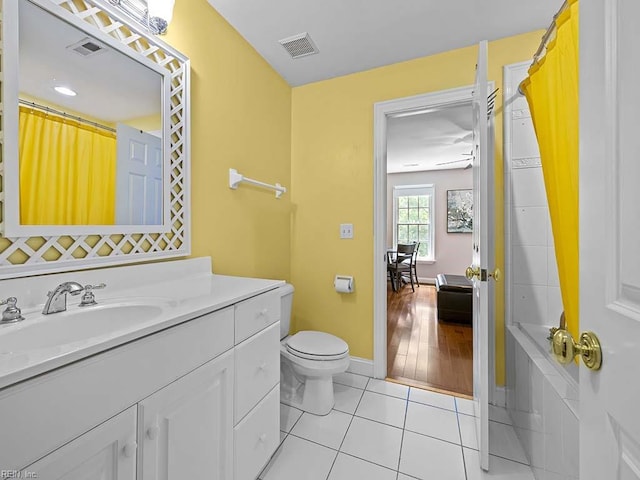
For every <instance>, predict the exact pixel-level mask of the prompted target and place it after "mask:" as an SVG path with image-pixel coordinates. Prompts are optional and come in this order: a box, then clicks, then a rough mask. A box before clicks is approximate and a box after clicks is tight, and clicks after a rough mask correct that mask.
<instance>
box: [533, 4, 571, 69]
mask: <svg viewBox="0 0 640 480" xmlns="http://www.w3.org/2000/svg"><path fill="white" fill-rule="evenodd" d="M568 6H569V2H568V0H564V3H563V4H562V6H561V7H560V10H558V13H556V14H555V15H554V16H553V20H552V21H551V25H549V28H547V31H546V32H545V34H544V35H543V36H542V40H541V41H540V46H539V47H538V50H536V53H535V54H534V55H533V61H534V62H536V61H537V60H538V58H539V57H540V55H542V52H543V51H544V49H545V48H547V44H548V42H549V39H550V38H551V35H553V34H554V32H555V31H556V20H557V19H558V17H559V16H560V15H561V14H562V12H564V11H565V10H566V9H567V7H568Z"/></svg>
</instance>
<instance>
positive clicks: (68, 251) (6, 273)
mask: <svg viewBox="0 0 640 480" xmlns="http://www.w3.org/2000/svg"><path fill="white" fill-rule="evenodd" d="M32 1H33V2H34V3H36V4H37V5H39V6H41V7H44V8H45V9H46V10H48V11H50V12H51V13H53V14H54V15H57V16H59V17H62V18H65V17H66V18H67V19H72V20H73V22H74V23H76V25H82V26H83V27H84V28H83V29H84V30H86V31H87V33H89V34H92V35H96V36H104V35H108V36H109V37H110V39H111V41H117V42H119V43H120V44H121V45H124V46H125V47H126V48H127V49H130V50H128V51H129V54H130V55H131V56H133V57H135V56H137V58H139V59H142V61H143V62H149V61H150V62H153V63H154V64H155V65H156V66H159V67H160V68H161V69H164V70H166V72H167V77H166V78H167V79H168V80H169V81H168V82H165V84H166V85H168V89H169V95H168V99H169V100H168V109H167V110H168V114H167V115H164V117H165V139H166V141H165V145H164V152H163V153H164V156H165V158H167V159H168V161H167V162H165V165H168V175H166V177H165V182H166V185H165V193H167V194H168V198H169V224H168V225H166V229H165V228H162V229H160V228H159V229H158V230H165V231H159V232H148V231H146V232H144V231H138V232H136V231H128V232H126V231H124V230H125V229H122V230H123V231H120V232H109V233H104V232H100V231H96V232H83V233H75V232H72V231H71V229H70V231H69V232H65V233H59V232H55V234H50V233H49V232H45V233H46V235H36V234H33V235H32V236H28V237H26V236H25V237H6V236H4V234H3V236H2V238H0V279H2V278H12V277H20V276H28V275H36V274H42V273H49V272H59V271H67V270H79V269H85V268H95V267H99V266H107V265H116V264H124V263H133V262H141V261H145V260H151V259H157V258H168V257H180V256H186V255H189V254H190V245H191V239H190V218H189V205H190V195H189V146H190V145H189V87H190V84H189V73H190V72H189V59H188V58H187V57H185V56H184V55H182V54H181V53H180V52H178V51H176V50H175V49H173V48H172V47H170V46H168V45H166V44H165V43H164V42H161V41H159V40H158V39H157V38H156V37H154V36H152V35H149V34H148V33H147V32H146V31H145V28H144V27H143V26H142V25H138V24H136V23H134V22H132V21H131V20H129V17H127V16H126V15H124V14H123V13H122V12H121V11H120V10H119V9H118V8H116V7H114V6H112V5H110V4H109V3H108V1H107V0H32ZM15 2H16V0H0V6H1V7H2V10H1V11H0V14H2V24H1V25H0V28H3V29H11V28H14V27H13V25H14V24H13V22H12V23H8V22H11V19H7V18H5V14H6V12H8V11H11V12H12V13H14V10H13V9H14V8H15ZM10 3H12V4H11V5H10ZM78 20H80V22H78ZM14 21H15V20H14ZM1 33H2V37H1V38H2V39H3V41H2V43H1V44H0V52H1V54H2V59H3V60H2V65H1V68H2V72H0V73H1V75H0V83H1V85H0V88H2V98H3V102H2V103H0V115H1V117H2V120H1V122H0V147H1V150H0V153H1V157H0V175H2V185H3V189H2V192H0V203H1V204H2V221H1V222H0V230H1V231H2V232H5V223H4V222H5V219H6V218H7V216H6V197H5V191H6V189H5V188H4V185H5V175H4V173H5V168H6V165H5V164H4V162H5V161H7V162H9V161H15V162H17V153H16V154H15V155H11V156H8V155H7V153H8V151H9V152H13V150H12V149H14V150H17V149H15V144H13V143H12V144H9V141H10V139H11V141H12V142H13V139H14V138H16V139H17V108H18V101H17V90H16V91H15V93H13V95H12V98H8V97H6V96H5V94H6V93H7V92H6V91H5V84H6V81H7V79H8V78H12V77H10V76H11V75H15V76H17V73H16V72H10V71H8V70H7V65H17V63H16V62H17V60H16V59H15V58H14V57H12V56H13V55H17V44H16V45H13V44H11V45H10V44H9V42H7V41H6V40H7V37H6V36H5V35H4V34H5V32H4V31H2V32H1ZM10 36H11V35H10ZM16 38H17V37H16ZM102 38H105V37H102ZM9 82H11V80H9ZM13 90H14V89H12V91H13ZM14 96H15V98H13V97H14ZM9 108H12V109H15V115H13V113H14V111H13V110H11V112H10V113H11V114H10V115H7V113H9V110H8V109H9ZM10 119H11V120H10ZM167 132H168V134H167ZM14 135H15V137H14ZM96 230H99V229H98V228H97V229H96Z"/></svg>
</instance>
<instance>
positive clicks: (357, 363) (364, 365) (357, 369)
mask: <svg viewBox="0 0 640 480" xmlns="http://www.w3.org/2000/svg"><path fill="white" fill-rule="evenodd" d="M347 372H351V373H357V374H358V375H364V376H366V377H373V360H367V359H366V358H360V357H351V363H350V364H349V368H348V369H347Z"/></svg>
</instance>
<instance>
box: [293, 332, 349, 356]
mask: <svg viewBox="0 0 640 480" xmlns="http://www.w3.org/2000/svg"><path fill="white" fill-rule="evenodd" d="M287 350H289V351H290V352H291V353H292V354H294V355H298V356H302V357H304V358H312V357H316V358H321V359H324V360H329V359H334V358H341V357H343V356H345V355H346V354H348V353H349V345H347V342H345V341H344V340H342V339H341V338H338V337H336V336H335V335H331V334H330V333H324V332H311V331H304V332H298V333H296V334H295V335H293V336H292V337H290V338H288V339H287Z"/></svg>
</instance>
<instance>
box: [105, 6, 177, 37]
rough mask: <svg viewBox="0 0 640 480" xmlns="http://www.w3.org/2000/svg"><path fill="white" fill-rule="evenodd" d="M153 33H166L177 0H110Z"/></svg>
mask: <svg viewBox="0 0 640 480" xmlns="http://www.w3.org/2000/svg"><path fill="white" fill-rule="evenodd" d="M109 3H111V5H115V6H116V7H118V8H120V9H121V10H122V11H123V12H124V13H126V14H127V15H128V16H129V17H131V18H132V19H133V20H135V21H136V22H138V23H140V24H141V25H144V26H145V27H146V28H147V29H148V30H149V32H150V33H152V34H153V35H164V34H165V33H166V32H167V27H168V26H169V23H171V19H172V18H173V7H174V5H175V0H109Z"/></svg>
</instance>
